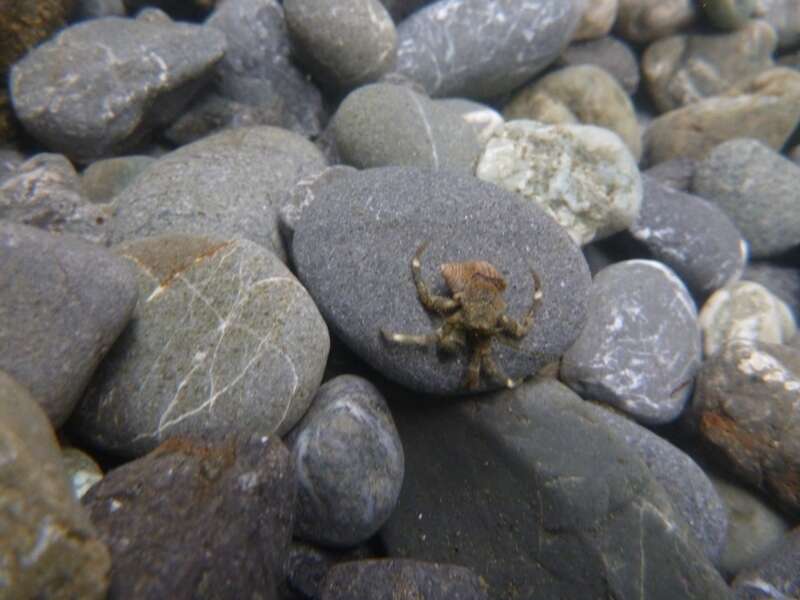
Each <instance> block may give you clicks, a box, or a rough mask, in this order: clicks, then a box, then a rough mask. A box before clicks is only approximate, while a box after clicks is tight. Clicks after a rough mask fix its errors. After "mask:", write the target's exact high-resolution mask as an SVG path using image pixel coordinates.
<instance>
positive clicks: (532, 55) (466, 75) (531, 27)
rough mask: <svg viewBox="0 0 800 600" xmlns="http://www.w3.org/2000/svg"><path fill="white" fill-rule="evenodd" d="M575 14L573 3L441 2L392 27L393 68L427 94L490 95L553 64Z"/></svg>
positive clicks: (542, 0) (533, 0)
mask: <svg viewBox="0 0 800 600" xmlns="http://www.w3.org/2000/svg"><path fill="white" fill-rule="evenodd" d="M580 15H581V11H580V7H579V6H578V5H577V3H575V2H573V1H572V0H568V1H564V0H473V1H471V2H462V0H440V1H439V2H434V3H433V4H431V5H429V6H426V7H425V8H422V9H420V10H419V11H417V12H415V13H414V14H412V15H411V16H409V17H408V18H407V19H405V20H404V21H403V22H402V23H401V24H400V25H399V27H398V28H397V34H398V47H397V67H396V70H397V71H398V72H399V73H402V74H403V75H407V76H408V77H410V78H411V79H414V80H415V81H418V82H419V83H421V84H422V85H423V86H424V87H425V89H426V90H427V92H428V93H429V94H430V95H431V96H465V97H467V98H475V99H481V98H493V97H495V96H499V95H500V94H502V93H504V92H509V91H511V90H513V89H514V88H516V87H517V86H519V85H520V84H521V83H524V82H525V81H527V80H528V79H530V78H531V77H533V76H534V75H536V73H538V72H540V71H541V70H543V69H544V68H545V67H546V66H547V65H548V64H550V63H551V62H553V61H554V60H555V59H556V58H557V57H558V55H559V54H560V53H561V51H562V50H563V49H564V46H566V45H567V43H568V42H569V39H570V36H571V35H572V33H573V31H574V29H575V26H576V25H577V23H578V19H579V18H580Z"/></svg>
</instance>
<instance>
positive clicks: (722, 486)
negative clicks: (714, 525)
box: [711, 477, 789, 577]
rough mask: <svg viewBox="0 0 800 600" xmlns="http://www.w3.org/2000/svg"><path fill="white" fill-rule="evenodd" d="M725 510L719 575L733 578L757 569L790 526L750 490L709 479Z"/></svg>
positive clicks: (719, 480) (716, 479) (727, 482)
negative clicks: (755, 567)
mask: <svg viewBox="0 0 800 600" xmlns="http://www.w3.org/2000/svg"><path fill="white" fill-rule="evenodd" d="M711 481H712V483H713V484H714V487H715V488H716V489H717V492H718V493H719V497H720V498H722V501H723V502H724V503H725V508H726V509H727V511H728V531H727V533H726V535H725V545H724V547H723V549H722V555H721V556H720V559H719V569H720V572H721V573H722V574H723V575H724V576H726V577H734V576H735V575H736V574H737V573H740V572H741V571H743V570H744V569H749V568H751V567H754V566H756V565H757V564H758V563H760V562H761V560H762V559H763V558H765V556H766V555H767V554H768V553H769V552H770V551H771V550H772V549H773V548H774V547H775V546H777V545H778V544H779V543H780V542H781V539H782V538H783V535H784V534H785V533H786V532H787V531H788V529H789V523H788V522H787V521H786V519H784V518H783V517H782V516H781V515H780V514H778V513H777V512H775V511H774V510H773V509H772V508H770V507H769V506H767V505H766V504H765V503H764V501H763V500H762V499H761V498H759V497H758V496H756V495H755V494H754V493H752V492H750V491H749V490H747V489H745V488H743V487H741V486H738V485H735V484H733V483H731V482H729V481H726V480H723V479H719V478H716V477H712V478H711Z"/></svg>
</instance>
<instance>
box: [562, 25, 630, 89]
mask: <svg viewBox="0 0 800 600" xmlns="http://www.w3.org/2000/svg"><path fill="white" fill-rule="evenodd" d="M556 64H557V65H563V66H566V67H575V66H578V65H594V66H596V67H600V68H601V69H604V70H605V71H607V72H608V73H610V74H611V75H613V76H614V78H615V79H616V80H617V81H618V82H619V84H620V85H621V86H622V89H623V90H625V92H626V93H627V94H628V95H630V96H632V95H633V94H634V93H636V90H637V89H638V87H639V61H638V59H637V57H636V55H635V54H634V53H633V50H631V48H630V46H628V45H627V44H626V43H625V42H623V41H621V40H619V39H617V38H615V37H613V36H606V37H603V38H600V39H596V40H589V41H586V42H579V43H572V44H570V45H569V46H567V48H566V50H564V52H563V53H562V54H561V56H560V57H559V58H558V60H557V61H556Z"/></svg>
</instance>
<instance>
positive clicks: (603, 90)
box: [503, 65, 642, 161]
mask: <svg viewBox="0 0 800 600" xmlns="http://www.w3.org/2000/svg"><path fill="white" fill-rule="evenodd" d="M503 116H504V117H505V118H506V119H532V120H534V121H541V122H543V123H551V124H558V123H579V124H584V125H597V126H598V127H604V128H606V129H610V130H611V131H613V132H614V133H616V134H617V135H618V136H619V137H620V138H622V141H623V142H625V144H626V145H627V146H628V150H630V151H631V154H633V157H634V158H635V159H636V160H637V161H638V160H639V158H641V155H642V140H641V133H640V131H639V123H638V122H637V121H636V113H635V111H634V109H633V103H632V102H631V99H630V98H629V97H628V95H627V94H626V93H625V90H623V89H622V87H621V86H620V85H619V83H617V81H616V79H614V78H613V77H612V76H611V75H610V74H609V73H607V72H606V71H605V70H603V69H601V68H599V67H595V66H593V65H580V66H574V67H565V68H563V69H559V70H558V71H554V72H552V73H550V74H549V75H545V76H544V77H542V78H540V79H537V80H536V81H535V82H534V83H532V84H530V85H529V86H526V87H524V88H522V89H521V90H520V91H519V92H517V93H516V94H514V96H513V97H512V98H511V100H510V101H509V103H508V104H506V105H505V107H504V108H503Z"/></svg>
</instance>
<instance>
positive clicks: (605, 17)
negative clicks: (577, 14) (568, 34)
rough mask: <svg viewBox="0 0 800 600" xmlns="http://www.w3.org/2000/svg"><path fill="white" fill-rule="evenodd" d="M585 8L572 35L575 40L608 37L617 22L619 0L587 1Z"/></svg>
mask: <svg viewBox="0 0 800 600" xmlns="http://www.w3.org/2000/svg"><path fill="white" fill-rule="evenodd" d="M584 4H585V8H584V10H583V14H582V16H581V19H580V21H578V27H577V28H576V29H575V33H574V34H572V39H573V40H591V39H595V38H599V37H603V36H604V35H608V32H609V31H611V28H612V27H613V26H614V21H616V20H617V10H618V9H619V2H618V0H586V1H585V2H584Z"/></svg>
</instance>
